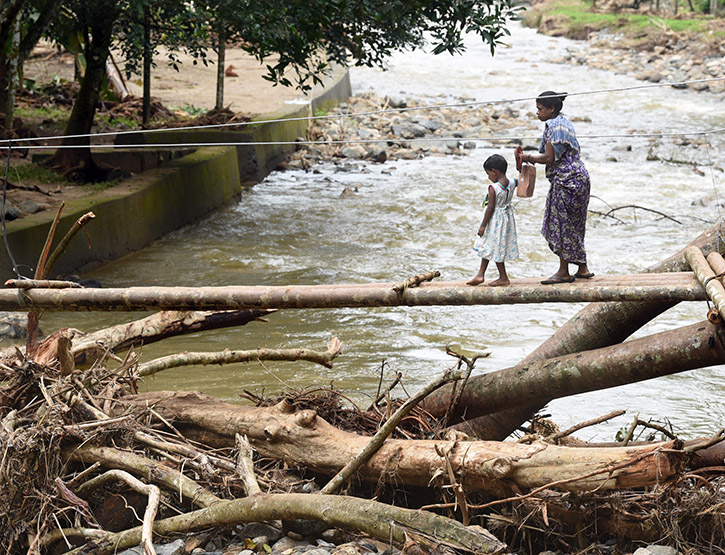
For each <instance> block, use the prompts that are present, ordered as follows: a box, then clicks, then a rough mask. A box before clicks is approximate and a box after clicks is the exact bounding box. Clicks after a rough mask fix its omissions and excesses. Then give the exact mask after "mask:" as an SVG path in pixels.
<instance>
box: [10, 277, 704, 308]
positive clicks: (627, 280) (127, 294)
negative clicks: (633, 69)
mask: <svg viewBox="0 0 725 555" xmlns="http://www.w3.org/2000/svg"><path fill="white" fill-rule="evenodd" d="M396 285H397V284H395V283H366V284H346V285H297V286H261V285H255V286H226V287H129V288H125V289H121V288H105V289H62V290H41V289H32V290H30V291H28V292H27V294H26V295H25V296H24V297H23V299H22V300H19V299H18V296H17V294H16V293H15V292H14V291H0V310H46V311H66V310H77V311H84V310H89V311H90V310H108V311H114V310H118V311H130V310H149V309H173V310H234V309H241V308H258V309H276V308H337V307H377V306H433V305H449V306H450V305H480V304H486V305H489V304H490V305H495V304H518V303H542V302H582V301H618V300H627V301H635V300H642V299H656V300H659V301H669V302H677V301H702V300H704V299H705V298H706V297H705V292H704V291H703V289H702V286H701V285H700V283H699V282H698V281H697V279H696V278H695V276H694V275H693V274H692V273H691V272H682V273H673V274H652V275H633V276H603V277H595V278H593V279H590V280H587V281H579V282H576V283H570V284H563V285H557V286H551V285H541V283H540V281H539V280H538V279H533V278H529V279H515V280H511V285H510V286H508V287H471V286H467V285H465V284H464V283H463V282H440V283H421V284H420V285H419V286H417V287H413V288H406V289H405V290H404V291H401V292H400V293H399V292H397V291H395V290H394V289H393V287H395V286H396Z"/></svg>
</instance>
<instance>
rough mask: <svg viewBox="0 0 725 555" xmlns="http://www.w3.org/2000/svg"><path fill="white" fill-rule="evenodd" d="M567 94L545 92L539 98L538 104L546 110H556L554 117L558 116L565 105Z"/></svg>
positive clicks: (537, 99)
mask: <svg viewBox="0 0 725 555" xmlns="http://www.w3.org/2000/svg"><path fill="white" fill-rule="evenodd" d="M566 95H567V93H565V92H563V93H558V92H554V91H544V92H542V93H541V94H540V95H539V96H538V97H537V98H536V102H537V104H541V105H542V106H544V107H545V108H554V115H555V116H558V115H559V112H561V108H562V106H563V105H564V99H565V98H566Z"/></svg>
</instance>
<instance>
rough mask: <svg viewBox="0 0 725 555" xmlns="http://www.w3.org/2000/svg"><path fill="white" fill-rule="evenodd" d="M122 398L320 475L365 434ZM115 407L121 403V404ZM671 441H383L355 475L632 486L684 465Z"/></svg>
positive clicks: (281, 414) (223, 407)
mask: <svg viewBox="0 0 725 555" xmlns="http://www.w3.org/2000/svg"><path fill="white" fill-rule="evenodd" d="M128 403H132V404H136V405H142V406H146V405H152V406H153V407H154V410H155V411H156V412H157V413H160V414H161V415H162V416H164V417H165V418H167V419H169V420H171V421H172V422H173V423H174V424H175V427H177V429H179V430H180V431H182V433H184V435H186V436H187V437H196V438H198V439H201V438H203V440H204V441H205V442H209V440H210V439H213V440H215V441H216V442H219V444H220V445H227V446H234V439H235V435H236V434H240V435H246V436H247V437H248V438H249V441H250V443H251V444H252V445H253V447H254V448H255V449H256V450H257V451H258V452H259V453H260V454H261V455H262V456H267V457H273V458H275V459H281V460H284V461H286V462H288V463H290V464H293V465H295V466H300V467H304V468H307V469H309V470H311V471H313V472H318V473H320V474H324V475H333V474H335V473H337V472H338V471H339V470H340V469H341V468H343V467H344V466H345V465H346V464H347V463H348V462H349V461H350V460H352V459H353V458H354V457H355V456H356V455H357V454H358V453H360V452H361V451H362V450H363V449H364V448H365V446H366V445H367V444H368V442H369V441H370V439H371V438H369V437H365V436H360V435H357V434H352V433H348V432H344V431H342V430H339V429H338V428H335V427H334V426H332V425H330V424H329V423H327V422H326V421H325V420H323V419H322V418H319V417H318V416H317V415H316V413H315V412H314V411H312V410H302V411H296V410H295V408H294V407H293V406H292V405H290V404H288V403H286V402H282V403H280V404H279V405H277V406H276V407H268V408H253V407H245V406H240V405H232V404H229V403H224V402H221V401H218V400H217V399H214V398H212V397H208V396H204V395H201V394H199V393H185V392H156V393H147V394H143V395H137V396H133V397H127V398H125V399H123V402H122V403H121V405H119V408H120V407H121V406H124V407H126V406H127V404H128ZM121 410H123V409H121ZM677 447H678V443H677V442H675V443H673V442H669V443H659V444H651V445H647V446H636V447H632V448H630V447H620V448H616V447H615V448H601V449H598V448H597V449H591V448H576V447H561V446H557V445H551V444H546V443H543V442H540V443H534V444H531V445H523V444H517V443H501V442H490V441H445V440H441V441H434V440H397V439H389V440H387V441H386V442H385V443H384V444H383V445H382V447H381V448H380V450H379V451H377V452H376V453H375V454H374V455H373V456H372V457H371V458H370V459H369V461H368V462H367V463H365V464H364V465H362V466H361V467H360V470H359V472H358V476H360V477H361V478H363V479H365V480H368V481H371V482H377V481H378V480H385V479H390V480H394V481H396V483H403V484H409V485H415V486H428V485H430V484H431V482H433V483H436V482H438V483H440V481H443V482H444V484H443V485H446V484H445V481H446V480H445V478H444V477H445V476H447V473H446V464H448V463H450V465H451V466H452V468H453V469H454V471H455V473H456V477H457V478H458V479H459V480H460V483H461V485H462V486H463V487H464V488H465V489H466V491H480V492H488V493H493V494H496V495H506V494H509V493H510V492H511V489H510V484H515V485H516V486H517V487H518V488H521V489H529V488H537V487H542V486H546V485H549V484H552V483H556V485H557V487H558V488H559V489H562V490H565V491H584V490H592V489H605V490H606V489H618V488H628V487H640V486H644V485H648V484H649V485H651V484H655V483H660V482H663V481H665V480H667V479H668V478H669V477H670V476H672V475H673V474H674V473H675V472H677V471H678V470H679V469H680V468H681V467H682V466H683V464H684V461H685V459H686V456H685V454H684V453H683V452H681V451H678V450H677Z"/></svg>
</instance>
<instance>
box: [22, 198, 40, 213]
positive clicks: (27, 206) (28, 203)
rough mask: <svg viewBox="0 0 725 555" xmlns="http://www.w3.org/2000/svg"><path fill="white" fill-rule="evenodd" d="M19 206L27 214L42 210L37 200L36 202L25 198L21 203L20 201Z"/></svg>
mask: <svg viewBox="0 0 725 555" xmlns="http://www.w3.org/2000/svg"><path fill="white" fill-rule="evenodd" d="M18 208H19V209H20V210H22V211H23V212H25V213H26V214H35V213H37V212H40V211H41V210H42V208H41V207H40V205H39V204H38V203H37V202H34V201H32V200H24V201H22V202H20V203H18Z"/></svg>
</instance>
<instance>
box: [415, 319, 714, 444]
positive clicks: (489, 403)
mask: <svg viewBox="0 0 725 555" xmlns="http://www.w3.org/2000/svg"><path fill="white" fill-rule="evenodd" d="M724 341H725V330H723V328H722V326H719V325H715V324H712V323H710V322H708V321H704V322H700V323H698V324H693V325H691V326H686V327H682V328H678V329H676V330H672V331H666V332H661V333H658V334H654V335H649V336H647V337H642V338H639V339H633V340H631V341H627V342H625V343H621V344H619V345H613V346H611V347H604V348H602V349H594V350H591V351H584V352H580V353H573V354H570V355H565V356H561V357H555V358H549V359H546V360H541V361H536V362H529V363H521V364H518V365H516V366H514V367H511V368H506V369H504V370H499V371H497V372H489V373H486V374H482V375H479V376H475V377H472V378H469V379H468V382H467V384H466V387H465V389H464V390H463V394H462V395H461V397H460V400H459V404H458V406H457V407H455V409H454V411H453V413H452V414H449V421H454V422H455V421H460V420H461V419H462V418H463V417H464V416H465V417H467V418H475V417H477V416H481V415H484V414H491V413H494V412H497V411H499V410H502V409H505V408H506V407H510V406H512V405H513V406H532V405H537V404H538V405H543V404H545V403H547V402H548V401H550V400H551V399H558V398H560V397H566V396H569V395H576V394H578V393H584V392H587V391H596V390H601V389H606V388H609V387H615V386H618V385H624V384H630V383H636V382H640V381H644V380H649V379H652V378H657V377H660V376H668V375H671V374H675V373H678V372H684V371H686V370H692V369H695V368H704V367H707V366H713V365H716V364H723V363H725V348H724V347H723V345H725V343H724ZM451 395H452V388H451V387H450V386H446V387H444V388H442V389H441V390H439V391H436V392H434V393H433V394H432V395H430V396H429V397H428V398H427V399H426V400H425V401H423V403H422V407H423V408H424V409H425V410H426V411H428V412H430V413H431V414H432V415H433V416H436V417H438V418H442V417H443V416H444V415H445V414H446V411H447V410H448V407H449V404H450V398H451ZM463 429H464V430H465V427H464V428H463Z"/></svg>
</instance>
